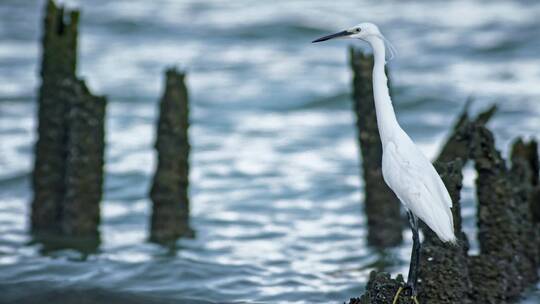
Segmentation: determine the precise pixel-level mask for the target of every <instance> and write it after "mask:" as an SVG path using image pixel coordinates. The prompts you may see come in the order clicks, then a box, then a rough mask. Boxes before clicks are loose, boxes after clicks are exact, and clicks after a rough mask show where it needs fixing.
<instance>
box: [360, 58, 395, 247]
mask: <svg viewBox="0 0 540 304" xmlns="http://www.w3.org/2000/svg"><path fill="white" fill-rule="evenodd" d="M350 65H351V68H352V71H353V109H354V112H355V113H356V127H357V130H358V140H359V143H360V151H361V153H362V169H363V170H362V171H363V177H364V189H365V200H364V208H365V213H366V217H367V225H368V243H369V244H370V245H372V246H375V247H380V248H385V247H391V246H396V245H398V244H400V243H401V242H402V239H403V237H402V229H403V227H404V225H403V223H404V221H403V220H402V219H401V213H400V203H399V200H398V199H397V197H396V196H395V195H394V193H393V192H392V190H390V188H388V186H387V185H386V183H385V182H384V180H383V177H382V170H381V162H382V146H381V139H380V135H379V130H378V128H377V116H376V114H375V103H374V99H373V86H372V71H373V56H372V55H366V54H364V53H363V52H362V51H359V50H355V49H354V48H351V49H350Z"/></svg>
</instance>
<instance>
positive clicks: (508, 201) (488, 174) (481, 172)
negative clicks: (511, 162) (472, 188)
mask: <svg viewBox="0 0 540 304" xmlns="http://www.w3.org/2000/svg"><path fill="white" fill-rule="evenodd" d="M472 152H473V153H472V155H473V159H474V163H475V169H476V172H477V174H478V176H477V179H476V191H477V198H478V207H477V208H478V211H477V226H478V242H479V245H480V256H481V257H486V256H487V257H489V258H486V259H484V261H483V262H482V263H485V261H493V262H494V264H493V265H492V266H491V267H500V266H502V268H501V269H504V270H505V271H504V274H501V276H499V277H498V278H497V279H496V280H497V282H493V284H495V286H497V287H498V288H499V289H500V290H504V291H505V298H507V299H512V298H515V297H517V296H518V295H519V294H520V293H521V291H523V289H524V288H525V287H526V286H527V282H526V281H525V279H524V276H523V273H522V271H523V269H524V268H526V267H530V265H528V264H529V263H528V261H527V259H526V256H525V255H524V252H523V244H524V243H525V242H528V240H525V239H523V238H522V237H523V235H522V229H523V223H522V222H521V221H520V219H519V218H520V213H521V212H520V211H519V206H518V200H517V199H516V196H515V193H514V191H513V184H512V182H511V179H510V173H509V171H508V169H507V167H506V162H505V160H504V159H503V158H502V157H501V155H500V153H499V151H497V150H496V148H495V141H494V138H493V134H492V133H491V132H490V131H489V130H488V129H487V128H485V127H483V126H477V132H475V139H474V144H473V151H472ZM526 265H528V266H526ZM475 269H476V268H475ZM477 276H479V275H478V274H475V277H477ZM482 281H484V282H478V281H476V282H473V286H475V283H476V286H478V283H480V284H483V283H485V281H486V279H485V278H482ZM473 292H474V294H475V296H476V297H475V300H476V301H480V302H483V301H487V300H488V299H487V298H485V297H484V296H486V297H488V296H489V293H492V292H493V291H492V290H479V289H475V290H473ZM486 303H487V302H486Z"/></svg>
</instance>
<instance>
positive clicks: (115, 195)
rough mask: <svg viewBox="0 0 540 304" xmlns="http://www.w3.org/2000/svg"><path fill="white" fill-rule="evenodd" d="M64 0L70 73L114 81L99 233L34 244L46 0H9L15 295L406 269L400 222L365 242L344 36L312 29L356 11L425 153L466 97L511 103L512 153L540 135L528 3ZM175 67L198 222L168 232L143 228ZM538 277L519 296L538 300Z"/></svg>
mask: <svg viewBox="0 0 540 304" xmlns="http://www.w3.org/2000/svg"><path fill="white" fill-rule="evenodd" d="M68 3H69V4H72V5H74V6H79V7H81V8H82V10H83V14H82V20H81V25H80V48H79V53H80V58H79V59H80V60H79V75H81V76H82V77H84V78H85V79H86V80H87V82H88V83H89V85H90V87H91V89H92V90H93V92H95V93H98V94H106V95H107V96H109V107H108V114H107V115H108V117H107V144H108V146H107V151H106V162H107V165H106V183H105V198H104V201H103V204H102V218H103V225H102V228H101V235H102V244H101V246H100V247H99V249H98V250H97V251H95V252H90V253H86V254H83V253H81V252H78V251H74V250H68V249H61V244H54V243H53V244H52V245H51V246H52V247H44V246H43V245H39V244H33V243H31V238H30V236H29V235H28V233H27V226H28V223H27V218H28V213H29V208H28V207H29V200H30V199H31V193H30V186H29V177H30V171H31V168H32V161H33V160H32V149H33V143H34V141H35V139H36V136H35V129H36V121H35V113H36V106H35V95H36V90H37V86H38V84H39V79H38V77H37V72H38V62H39V56H40V45H39V39H40V26H41V24H42V15H41V12H42V7H43V1H32V0H4V1H2V2H1V4H0V142H1V146H0V286H2V289H3V297H4V298H5V299H6V300H9V299H11V300H17V299H21V297H23V298H24V297H26V298H25V299H27V300H28V299H29V298H32V297H36V298H39V299H42V300H43V301H45V300H44V299H49V301H50V298H47V297H45V296H43V293H46V292H48V291H50V290H53V289H54V290H66V292H67V290H69V291H70V293H69V294H70V295H71V296H72V297H74V298H77V297H80V295H79V294H77V293H76V292H75V291H74V290H82V292H84V291H85V290H90V291H91V292H89V294H92V295H94V296H95V297H98V296H99V294H100V292H105V293H107V292H113V291H114V292H119V293H120V294H119V295H118V299H117V301H118V302H119V303H120V302H123V301H124V300H125V299H126V298H125V297H130V296H133V295H134V294H136V295H137V296H135V298H137V297H140V296H142V295H146V296H148V297H152V298H148V299H146V300H145V302H146V303H150V302H151V301H150V299H157V300H165V299H169V300H171V301H174V300H176V301H178V300H183V301H184V302H191V303H195V300H200V301H201V302H203V303H204V302H206V301H208V302H235V301H238V302H243V301H245V302H266V303H277V302H298V303H300V302H309V303H328V302H339V301H344V300H346V299H348V298H349V297H352V296H358V295H359V294H360V293H361V292H362V290H363V285H364V284H365V282H366V279H367V274H368V273H369V271H370V270H372V269H374V268H375V267H386V268H387V269H388V270H390V271H393V272H394V273H397V272H399V271H404V270H406V268H407V263H408V255H409V252H410V242H409V241H408V238H407V242H406V243H405V244H404V245H403V246H402V247H400V248H397V249H395V250H391V251H390V252H388V253H386V254H381V253H379V252H376V251H374V250H373V249H370V248H368V247H367V246H366V242H365V234H366V230H365V218H364V217H363V213H362V200H363V194H362V187H363V182H362V180H361V179H360V178H359V160H358V154H359V153H358V150H357V146H356V139H355V130H354V129H353V115H352V113H351V110H350V108H351V105H350V97H349V96H350V86H349V83H350V78H351V75H350V72H349V70H348V67H347V50H346V48H347V45H348V43H347V42H334V43H326V44H320V45H312V44H311V43H310V41H311V40H312V39H313V38H316V37H318V36H320V35H322V34H325V33H329V32H333V31H336V30H339V29H341V28H344V27H348V26H350V25H353V24H356V23H359V22H362V21H366V20H370V21H374V22H376V23H378V24H379V25H380V27H381V29H382V31H383V32H384V33H385V34H386V35H387V37H388V38H389V39H390V40H391V41H393V43H394V45H395V46H396V48H397V49H398V56H397V58H396V59H395V60H394V61H392V62H391V63H390V66H391V67H390V68H391V73H392V75H391V78H392V80H393V84H394V86H395V89H396V90H395V96H394V103H395V107H396V110H397V112H398V117H399V120H400V122H401V123H402V125H403V127H404V129H405V130H406V131H408V132H409V134H411V136H412V137H413V138H414V139H415V141H416V142H417V143H419V144H420V145H421V147H422V148H423V150H424V151H426V153H427V154H428V155H430V156H433V155H435V154H436V152H437V150H438V148H439V145H440V144H441V143H442V141H443V140H444V137H445V135H446V132H447V131H448V129H449V127H450V126H451V124H452V122H453V119H454V117H455V116H456V115H457V113H458V112H459V111H460V110H461V108H462V104H463V102H464V100H465V99H466V98H467V97H468V96H474V97H475V99H476V100H477V102H476V103H475V105H474V109H475V110H478V109H481V108H483V107H486V106H487V105H489V104H491V103H493V102H497V103H498V104H499V105H500V108H501V109H500V111H499V113H498V114H497V116H496V117H495V118H494V119H493V121H492V122H491V124H490V126H491V127H492V129H493V130H494V131H495V133H496V138H497V144H498V145H499V147H500V148H501V149H502V150H503V151H506V150H507V146H508V144H509V142H510V141H511V140H512V139H513V138H514V137H516V136H518V135H523V136H526V137H530V136H537V137H538V135H539V130H540V119H539V118H538V117H539V115H540V107H539V100H540V85H539V84H540V56H539V55H538V54H539V53H540V21H539V19H538V16H540V4H538V3H536V2H535V1H515V2H509V1H452V2H448V1H420V2H415V3H409V2H406V3H404V1H353V0H346V1H339V2H337V1H332V3H331V2H329V1H302V0H295V1H267V2H263V1H254V0H238V1H218V0H215V1H211V0H204V1H203V0H183V1H180V0H178V1H172V0H169V1H143V0H137V1H135V0H121V1H105V0H95V1H69V2H68ZM359 45H361V44H360V43H359ZM364 47H365V46H364ZM171 65H178V66H180V67H183V68H185V69H187V70H188V72H189V75H188V84H189V87H190V89H191V96H192V127H191V129H190V134H191V139H192V145H193V153H192V160H191V161H192V168H193V169H192V172H191V180H192V183H191V185H192V187H191V198H192V210H193V213H192V224H193V226H194V229H195V230H196V232H197V237H196V238H195V239H189V240H180V241H179V242H178V244H177V246H176V248H162V247H159V246H156V245H153V244H149V243H147V242H146V239H147V228H148V220H149V208H150V202H149V200H148V198H147V192H148V188H149V182H150V177H151V173H152V172H153V168H154V165H155V155H154V151H153V149H152V145H153V142H154V137H155V136H154V124H155V120H156V114H157V111H156V110H157V104H156V102H157V100H158V98H159V95H160V92H161V87H162V83H163V71H164V69H165V68H166V67H168V66H171ZM473 183H474V173H473V172H472V171H471V170H467V171H466V187H465V188H464V194H463V195H464V205H465V207H464V210H463V212H464V216H465V225H466V227H465V228H466V230H467V232H468V233H469V235H470V237H471V238H473V240H474V232H475V229H474V216H475V214H474V208H473V205H474V189H473V188H472V185H473ZM55 246H56V247H55ZM473 247H474V244H473ZM96 290H98V291H99V292H97V291H96ZM539 290H540V286H537V288H536V289H535V290H531V291H530V292H529V294H528V296H527V297H528V299H527V300H524V303H538V301H539V300H540V291H539ZM49 296H51V295H49ZM109 296H110V297H112V295H109ZM51 297H53V296H51ZM87 297H88V295H87ZM34 300H35V299H34Z"/></svg>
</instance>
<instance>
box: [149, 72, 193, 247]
mask: <svg viewBox="0 0 540 304" xmlns="http://www.w3.org/2000/svg"><path fill="white" fill-rule="evenodd" d="M184 78H185V74H183V73H180V72H178V71H176V70H175V69H170V70H168V71H167V73H166V82H165V93H164V95H163V97H162V98H161V102H160V113H159V122H158V127H157V140H156V150H157V153H158V164H157V170H156V173H155V175H154V181H153V184H152V189H151V191H150V197H151V199H152V201H153V203H154V204H153V209H152V219H151V231H150V240H152V241H155V242H159V243H164V242H171V241H174V240H176V239H177V238H178V237H181V236H191V235H192V234H193V232H192V230H191V229H190V227H189V194H188V186H189V151H190V145H189V137H188V128H189V100H188V91H187V87H186V85H185V83H184Z"/></svg>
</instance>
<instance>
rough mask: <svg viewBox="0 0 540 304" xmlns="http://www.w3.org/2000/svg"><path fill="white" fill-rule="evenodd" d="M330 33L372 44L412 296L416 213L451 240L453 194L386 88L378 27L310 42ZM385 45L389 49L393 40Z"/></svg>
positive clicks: (385, 164)
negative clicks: (404, 224)
mask: <svg viewBox="0 0 540 304" xmlns="http://www.w3.org/2000/svg"><path fill="white" fill-rule="evenodd" d="M333 38H352V39H360V40H363V41H366V42H368V43H369V44H370V45H371V47H372V49H373V55H374V57H375V62H374V66H373V95H374V99H375V111H376V115H377V127H378V129H379V133H380V136H381V142H382V148H383V155H382V174H383V178H384V181H385V182H386V184H388V186H389V187H390V189H392V191H394V193H395V194H396V196H397V197H398V198H399V200H400V201H401V203H402V204H403V205H404V206H405V208H406V209H407V214H408V216H409V224H410V226H411V229H412V232H413V250H412V254H411V264H410V267H409V275H408V278H407V286H408V287H409V288H410V289H411V296H412V297H413V299H414V300H415V301H416V293H417V291H416V281H417V270H418V263H419V251H420V241H419V238H418V219H417V217H418V218H420V219H421V220H422V221H423V222H424V223H426V225H427V226H428V227H429V228H430V229H431V230H433V231H434V232H435V234H436V235H437V236H438V237H439V239H440V240H441V241H443V242H450V243H455V242H456V237H455V235H454V224H453V218H452V212H451V210H450V208H451V207H452V200H451V198H450V195H449V194H448V190H447V189H446V187H445V186H444V184H443V182H442V180H441V178H440V176H439V174H437V171H435V168H434V167H433V165H432V164H431V162H430V161H429V160H428V159H427V157H426V156H425V155H424V154H423V153H422V151H420V149H418V147H417V146H416V145H415V144H414V143H413V141H412V140H411V138H410V137H409V136H408V135H407V133H405V131H403V129H402V128H401V127H400V126H399V124H398V121H397V119H396V115H395V113H394V108H393V106H392V100H391V99H390V94H389V92H388V80H387V78H386V73H385V69H384V66H385V64H386V58H385V55H386V51H385V42H387V40H386V38H384V36H383V35H382V34H381V32H380V31H379V28H378V27H377V26H376V25H375V24H372V23H361V24H359V25H356V26H353V27H351V28H349V29H346V30H344V31H341V32H338V33H335V34H332V35H328V36H324V37H321V38H319V39H317V40H314V41H313V42H321V41H326V40H329V39H333ZM389 47H390V50H392V48H391V45H389ZM400 291H401V290H400ZM396 298H397V295H396ZM394 300H395V299H394Z"/></svg>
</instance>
